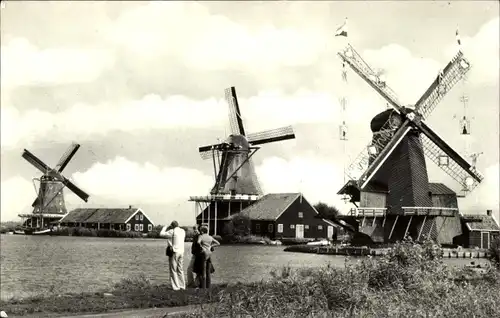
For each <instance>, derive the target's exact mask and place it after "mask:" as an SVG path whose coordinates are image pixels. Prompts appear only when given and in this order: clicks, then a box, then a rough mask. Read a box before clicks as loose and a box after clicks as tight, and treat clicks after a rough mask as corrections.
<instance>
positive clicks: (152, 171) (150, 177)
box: [73, 157, 213, 204]
mask: <svg viewBox="0 0 500 318" xmlns="http://www.w3.org/2000/svg"><path fill="white" fill-rule="evenodd" d="M73 180H74V181H75V184H78V186H80V187H81V188H82V189H85V191H88V193H89V194H90V195H91V196H95V197H98V198H101V199H103V200H105V201H111V202H121V204H124V203H127V202H131V203H133V204H140V203H143V204H144V203H145V204H168V203H171V202H175V201H179V200H187V199H188V197H189V195H196V194H200V193H201V194H204V193H207V192H208V191H209V190H210V187H211V186H212V183H213V178H212V177H211V176H207V175H205V174H203V173H202V172H200V171H198V170H194V169H187V168H182V167H157V166H155V165H153V164H151V163H148V162H146V163H144V164H140V163H136V162H131V161H129V160H127V159H125V158H123V157H117V158H115V159H114V160H112V161H108V162H106V163H96V164H94V165H93V166H92V167H90V168H89V169H88V170H87V171H85V172H76V173H74V174H73Z"/></svg>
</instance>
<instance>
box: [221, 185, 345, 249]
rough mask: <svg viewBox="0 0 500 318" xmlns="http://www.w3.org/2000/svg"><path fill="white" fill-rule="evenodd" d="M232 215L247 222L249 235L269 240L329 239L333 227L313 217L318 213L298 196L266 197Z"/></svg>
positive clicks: (279, 195)
mask: <svg viewBox="0 0 500 318" xmlns="http://www.w3.org/2000/svg"><path fill="white" fill-rule="evenodd" d="M236 215H243V216H247V217H248V218H249V219H250V221H251V233H252V234H255V235H260V236H267V237H269V238H271V239H281V238H310V239H326V238H328V239H331V238H332V235H333V234H334V231H335V229H334V228H335V227H337V226H336V225H334V224H333V223H331V222H329V221H327V220H323V219H319V218H317V217H316V216H317V215H318V212H317V211H316V209H315V208H314V207H313V206H312V205H311V204H310V203H309V202H308V201H307V200H306V199H305V198H304V196H303V195H302V194H301V193H271V194H267V195H265V196H263V197H262V198H261V199H260V200H259V201H257V202H256V203H254V204H252V205H250V206H248V207H247V208H245V209H243V210H242V211H241V212H240V213H237V214H233V215H232V216H231V217H230V218H229V219H231V218H233V217H235V216H236Z"/></svg>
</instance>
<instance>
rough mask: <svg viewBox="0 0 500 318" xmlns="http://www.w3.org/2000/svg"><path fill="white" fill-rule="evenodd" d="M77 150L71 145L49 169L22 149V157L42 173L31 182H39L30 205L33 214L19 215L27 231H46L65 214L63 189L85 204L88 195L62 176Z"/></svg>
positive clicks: (76, 145) (75, 145) (78, 146)
mask: <svg viewBox="0 0 500 318" xmlns="http://www.w3.org/2000/svg"><path fill="white" fill-rule="evenodd" d="M78 148H80V145H79V144H75V143H73V144H72V145H71V146H70V147H69V148H68V150H67V151H66V152H65V153H64V154H63V156H62V157H61V159H59V162H58V163H57V165H56V166H55V167H54V168H51V167H49V166H48V165H46V164H45V163H44V162H43V161H41V160H40V159H38V158H37V157H36V156H35V155H34V154H32V153H31V152H29V151H28V150H26V149H24V151H23V154H22V157H23V158H24V159H25V160H26V161H28V162H29V163H31V164H32V165H33V166H34V167H35V168H37V169H38V170H40V171H41V172H42V173H43V175H42V176H41V177H40V178H34V179H33V181H38V182H39V187H38V193H37V197H36V199H35V201H34V202H33V204H32V207H33V213H31V214H20V215H19V216H20V217H22V218H27V220H26V221H25V222H24V226H25V227H26V228H27V229H28V231H33V230H44V229H47V228H48V227H49V225H50V223H51V222H54V221H58V220H59V219H61V218H62V217H63V216H64V215H66V214H67V210H66V205H65V202H64V195H63V189H64V188H68V189H69V190H71V191H72V192H73V193H75V194H76V195H77V196H78V197H80V198H81V199H82V200H84V201H85V202H87V200H88V198H89V195H88V194H87V193H85V192H84V191H83V190H81V189H80V188H79V187H77V186H76V185H75V184H74V183H73V182H71V181H70V180H68V179H67V178H66V177H65V176H63V175H62V172H63V170H64V168H66V166H67V165H68V163H69V162H70V161H71V159H72V158H73V156H74V155H75V153H76V152H77V151H78Z"/></svg>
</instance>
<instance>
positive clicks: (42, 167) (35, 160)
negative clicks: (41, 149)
mask: <svg viewBox="0 0 500 318" xmlns="http://www.w3.org/2000/svg"><path fill="white" fill-rule="evenodd" d="M21 156H22V157H23V158H24V159H26V161H28V162H29V163H31V164H32V165H33V166H34V167H35V168H37V169H38V170H40V171H41V172H43V174H46V173H48V172H49V171H50V170H52V169H51V168H50V167H49V166H47V165H46V164H45V163H44V162H43V161H42V160H40V159H38V158H37V157H36V156H35V155H34V154H32V153H31V152H29V151H28V150H26V149H24V151H23V154H22V155H21Z"/></svg>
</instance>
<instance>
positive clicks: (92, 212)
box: [59, 206, 154, 233]
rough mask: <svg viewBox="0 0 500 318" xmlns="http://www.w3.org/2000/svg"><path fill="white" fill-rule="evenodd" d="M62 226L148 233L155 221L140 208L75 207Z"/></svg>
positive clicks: (61, 223)
mask: <svg viewBox="0 0 500 318" xmlns="http://www.w3.org/2000/svg"><path fill="white" fill-rule="evenodd" d="M59 225H60V226H67V227H85V228H90V229H107V230H119V231H135V232H142V233H148V232H150V231H152V230H153V227H154V223H153V221H151V219H150V218H149V217H148V216H147V215H146V214H145V213H144V211H142V210H141V209H140V208H134V207H132V206H129V207H128V208H122V209H120V208H118V209H115V208H98V209H92V208H86V209H75V210H73V211H71V212H69V213H68V214H67V215H66V216H65V217H64V218H62V219H61V220H60V221H59Z"/></svg>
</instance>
